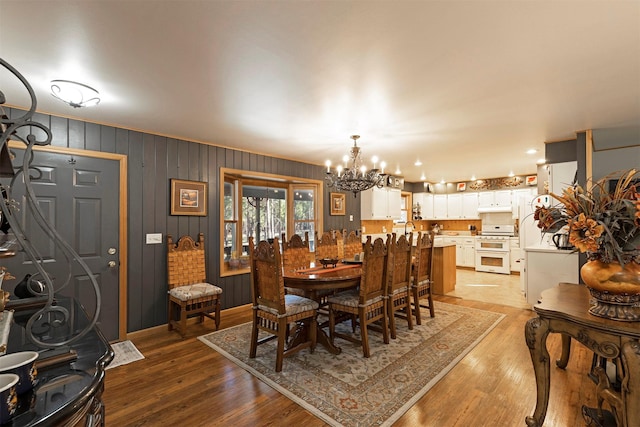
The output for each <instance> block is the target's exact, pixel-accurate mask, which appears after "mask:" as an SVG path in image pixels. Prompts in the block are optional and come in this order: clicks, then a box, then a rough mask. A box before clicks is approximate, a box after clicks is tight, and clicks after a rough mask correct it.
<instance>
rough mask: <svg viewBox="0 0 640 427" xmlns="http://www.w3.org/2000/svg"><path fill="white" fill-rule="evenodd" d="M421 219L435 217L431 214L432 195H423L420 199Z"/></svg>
mask: <svg viewBox="0 0 640 427" xmlns="http://www.w3.org/2000/svg"><path fill="white" fill-rule="evenodd" d="M422 202H423V203H424V204H423V205H422V219H433V218H435V215H434V213H433V194H427V193H425V194H424V195H423V197H422Z"/></svg>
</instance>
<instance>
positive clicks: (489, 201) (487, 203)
mask: <svg viewBox="0 0 640 427" xmlns="http://www.w3.org/2000/svg"><path fill="white" fill-rule="evenodd" d="M478 207H479V208H484V209H492V208H502V209H504V210H505V212H506V211H507V209H511V190H497V191H481V192H480V193H478Z"/></svg>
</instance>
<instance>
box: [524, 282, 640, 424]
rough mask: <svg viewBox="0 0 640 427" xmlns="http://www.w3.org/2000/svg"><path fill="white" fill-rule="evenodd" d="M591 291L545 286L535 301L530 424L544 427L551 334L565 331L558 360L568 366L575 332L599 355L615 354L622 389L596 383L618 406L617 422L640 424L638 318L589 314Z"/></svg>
mask: <svg viewBox="0 0 640 427" xmlns="http://www.w3.org/2000/svg"><path fill="white" fill-rule="evenodd" d="M589 297H590V296H589V291H588V289H587V288H586V287H584V286H582V285H577V284H571V283H560V284H559V285H558V286H556V287H554V288H551V289H548V290H546V291H543V292H542V299H541V302H540V303H539V304H536V305H534V307H533V308H534V310H535V311H536V313H537V314H538V317H535V318H532V319H530V320H529V321H528V322H527V324H526V326H525V339H526V342H527V346H528V347H529V352H530V353H531V361H532V362H533V368H534V371H535V377H536V386H537V401H536V408H535V411H534V413H533V415H531V416H529V417H526V419H525V422H526V424H527V425H528V426H532V427H541V426H542V424H543V423H544V418H545V416H546V414H547V406H548V404H549V388H550V380H549V374H550V370H549V353H548V351H547V345H546V342H547V336H548V335H549V333H550V332H556V333H561V334H562V355H561V358H560V359H559V360H558V361H557V366H558V367H560V368H565V367H566V365H567V362H568V360H569V351H570V345H571V338H574V339H576V340H578V341H579V342H581V343H582V344H584V345H585V346H587V347H588V348H589V349H591V350H592V351H593V352H594V353H596V354H597V355H599V356H601V357H603V358H606V359H610V360H616V361H617V362H619V363H617V364H616V365H617V366H618V369H619V370H620V371H622V372H620V371H619V372H618V376H619V377H620V378H621V384H622V387H621V391H620V392H618V391H616V390H614V389H613V388H611V387H604V386H603V384H602V383H600V384H599V385H598V389H597V392H598V395H599V398H600V397H602V398H604V399H605V401H607V402H608V403H609V404H610V405H614V406H615V407H617V409H618V416H619V418H620V420H621V424H622V425H619V426H618V427H633V426H640V322H619V321H614V320H608V319H604V318H601V317H596V316H593V315H591V314H589V311H588V309H589Z"/></svg>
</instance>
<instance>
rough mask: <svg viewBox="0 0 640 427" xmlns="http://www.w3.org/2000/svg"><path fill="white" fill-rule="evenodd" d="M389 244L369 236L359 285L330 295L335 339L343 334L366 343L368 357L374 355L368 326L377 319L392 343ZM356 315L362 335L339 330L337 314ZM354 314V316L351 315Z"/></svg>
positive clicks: (331, 332) (331, 322)
mask: <svg viewBox="0 0 640 427" xmlns="http://www.w3.org/2000/svg"><path fill="white" fill-rule="evenodd" d="M386 270H387V247H386V245H385V244H384V242H383V241H382V239H381V238H377V239H376V240H375V241H374V242H373V244H372V243H371V236H367V242H366V243H365V245H364V260H363V262H362V276H361V278H360V287H359V289H355V290H349V291H345V292H340V293H338V294H336V295H333V296H330V297H329V298H328V302H329V336H330V338H331V340H332V341H333V340H334V339H335V337H339V338H342V339H345V340H348V341H351V342H354V343H357V344H361V345H362V352H363V354H364V357H370V355H371V352H370V350H369V335H368V331H367V329H368V328H369V326H370V325H372V324H373V323H374V322H378V321H381V322H382V336H383V340H384V343H385V344H389V326H388V323H387V293H386V291H387V287H386V275H387V271H386ZM343 313H345V314H347V315H356V316H357V321H358V325H359V326H360V336H361V338H360V339H357V338H355V337H353V336H351V335H347V334H342V333H339V332H336V330H335V327H336V317H338V316H339V315H341V314H343ZM347 318H350V316H347Z"/></svg>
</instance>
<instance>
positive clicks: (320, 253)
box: [315, 231, 338, 260]
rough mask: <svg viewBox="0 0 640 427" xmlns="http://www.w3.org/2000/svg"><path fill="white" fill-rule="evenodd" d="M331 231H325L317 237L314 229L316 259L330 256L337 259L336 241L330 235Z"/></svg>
mask: <svg viewBox="0 0 640 427" xmlns="http://www.w3.org/2000/svg"><path fill="white" fill-rule="evenodd" d="M332 234H333V233H331V232H329V231H325V232H324V233H322V237H318V232H317V231H316V250H315V252H316V254H315V255H316V259H317V260H318V259H323V258H330V259H338V243H337V241H336V239H335V238H334V237H333V235H332Z"/></svg>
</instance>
